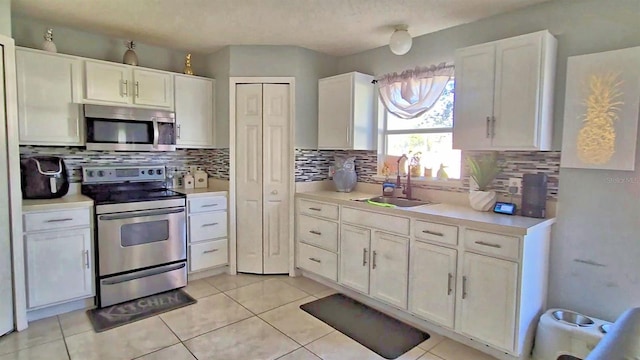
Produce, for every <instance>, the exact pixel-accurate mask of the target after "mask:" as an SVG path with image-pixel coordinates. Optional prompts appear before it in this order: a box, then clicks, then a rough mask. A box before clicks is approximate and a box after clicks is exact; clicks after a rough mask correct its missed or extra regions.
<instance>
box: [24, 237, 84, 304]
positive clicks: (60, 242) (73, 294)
mask: <svg viewBox="0 0 640 360" xmlns="http://www.w3.org/2000/svg"><path fill="white" fill-rule="evenodd" d="M25 240H26V250H27V256H26V258H27V284H28V295H27V296H28V307H29V308H30V309H33V308H38V307H42V306H45V305H52V304H56V303H61V302H65V301H69V300H73V299H80V298H84V297H89V296H93V275H92V270H91V263H92V261H91V259H92V252H91V230H90V229H89V228H85V229H75V230H56V231H47V232H42V233H34V234H28V235H26V236H25Z"/></svg>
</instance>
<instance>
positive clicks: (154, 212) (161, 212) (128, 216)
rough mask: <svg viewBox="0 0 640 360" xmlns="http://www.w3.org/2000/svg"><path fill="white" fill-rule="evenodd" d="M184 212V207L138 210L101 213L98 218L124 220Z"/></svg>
mask: <svg viewBox="0 0 640 360" xmlns="http://www.w3.org/2000/svg"><path fill="white" fill-rule="evenodd" d="M183 212H184V208H180V209H171V210H149V211H136V212H132V213H126V214H119V215H100V216H99V217H98V220H123V219H133V218H137V217H144V216H157V215H168V214H179V213H183Z"/></svg>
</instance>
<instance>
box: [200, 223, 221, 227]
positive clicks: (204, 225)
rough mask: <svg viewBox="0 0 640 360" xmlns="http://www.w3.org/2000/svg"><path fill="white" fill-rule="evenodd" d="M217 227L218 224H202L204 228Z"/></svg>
mask: <svg viewBox="0 0 640 360" xmlns="http://www.w3.org/2000/svg"><path fill="white" fill-rule="evenodd" d="M216 225H218V223H210V224H202V227H207V226H216Z"/></svg>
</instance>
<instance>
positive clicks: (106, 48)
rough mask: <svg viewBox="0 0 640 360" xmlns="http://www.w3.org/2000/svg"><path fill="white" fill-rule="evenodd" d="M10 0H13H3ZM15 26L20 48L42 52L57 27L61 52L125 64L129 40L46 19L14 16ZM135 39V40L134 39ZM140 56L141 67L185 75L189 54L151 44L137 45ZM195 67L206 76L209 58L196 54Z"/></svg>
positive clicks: (59, 50)
mask: <svg viewBox="0 0 640 360" xmlns="http://www.w3.org/2000/svg"><path fill="white" fill-rule="evenodd" d="M0 1H9V0H0ZM11 20H12V22H11V27H12V29H13V38H14V39H15V41H16V45H17V46H24V47H29V48H37V49H40V46H41V44H42V41H43V38H42V36H43V34H44V32H45V31H46V29H47V28H49V27H51V28H53V41H54V42H55V43H56V47H57V48H58V52H59V53H62V54H71V55H76V56H83V57H88V58H92V59H100V60H107V61H113V62H122V55H123V54H124V52H125V51H126V47H125V45H124V42H125V41H126V40H129V39H115V38H111V37H108V36H105V35H101V34H96V33H91V32H87V31H85V30H79V29H73V28H69V27H65V26H62V25H58V24H55V23H50V22H47V21H44V20H39V19H34V18H30V17H25V16H22V15H18V14H15V13H14V14H13V16H12V19H11ZM133 40H135V39H133ZM135 51H136V54H138V61H139V65H140V66H143V67H148V68H152V69H160V70H166V71H174V72H179V73H182V71H183V70H184V57H185V55H186V52H184V51H178V50H172V49H168V48H163V47H158V46H152V45H147V44H143V43H139V42H136V49H135ZM192 67H193V69H194V71H195V73H196V74H199V75H203V74H204V75H206V74H205V70H206V57H205V55H203V54H197V53H194V54H193V56H192Z"/></svg>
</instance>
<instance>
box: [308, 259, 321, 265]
mask: <svg viewBox="0 0 640 360" xmlns="http://www.w3.org/2000/svg"><path fill="white" fill-rule="evenodd" d="M309 260H311V261H313V262H317V263H318V264H320V263H321V262H322V261H320V259H316V258H309Z"/></svg>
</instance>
